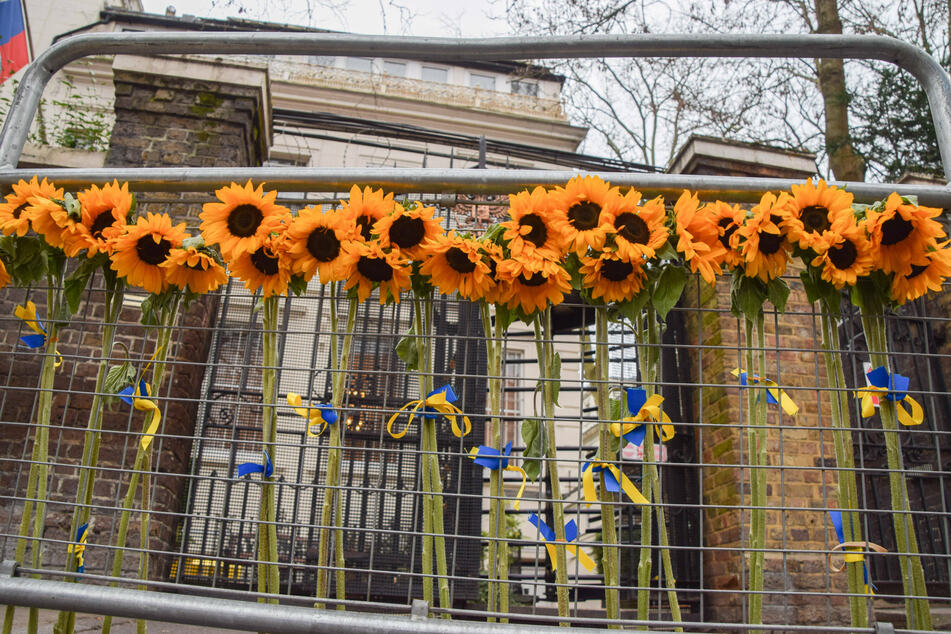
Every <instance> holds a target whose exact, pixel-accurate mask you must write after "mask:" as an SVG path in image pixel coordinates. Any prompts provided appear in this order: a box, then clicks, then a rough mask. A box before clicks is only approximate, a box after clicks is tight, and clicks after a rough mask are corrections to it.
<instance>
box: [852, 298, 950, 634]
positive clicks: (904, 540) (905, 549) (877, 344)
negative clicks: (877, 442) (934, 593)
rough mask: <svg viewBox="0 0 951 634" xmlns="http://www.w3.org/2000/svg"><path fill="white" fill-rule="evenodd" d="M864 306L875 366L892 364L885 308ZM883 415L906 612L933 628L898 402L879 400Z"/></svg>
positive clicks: (916, 625)
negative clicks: (901, 435)
mask: <svg viewBox="0 0 951 634" xmlns="http://www.w3.org/2000/svg"><path fill="white" fill-rule="evenodd" d="M869 308H870V307H866V308H863V310H862V328H863V329H864V330H865V340H866V342H867V343H868V350H869V357H870V358H871V361H872V366H873V367H878V366H885V368H886V369H888V370H889V372H891V370H890V367H891V366H890V365H889V363H888V342H887V334H886V330H885V315H884V312H883V311H882V310H874V309H869ZM878 409H879V414H880V415H881V419H882V431H883V433H884V435H885V451H886V454H887V460H888V485H889V491H890V495H891V501H892V522H893V524H894V528H895V545H896V547H897V548H898V554H899V556H898V562H899V564H900V567H901V573H902V588H903V591H904V594H905V596H906V597H909V598H906V599H905V611H906V613H907V617H908V627H909V628H912V629H918V630H931V629H933V627H932V624H931V608H930V606H929V605H928V590H927V587H926V586H925V575H924V570H923V568H922V565H921V557H920V556H919V552H920V551H919V550H918V539H917V536H916V535H915V527H914V523H913V520H912V515H911V506H910V503H909V499H908V488H907V484H906V482H905V476H904V473H905V466H904V459H903V456H902V450H901V438H900V436H899V434H898V429H899V428H898V416H897V413H896V410H895V402H894V401H891V400H888V399H886V398H882V399H880V400H879V408H878Z"/></svg>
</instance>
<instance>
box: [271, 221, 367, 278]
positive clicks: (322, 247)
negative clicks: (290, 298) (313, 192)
mask: <svg viewBox="0 0 951 634" xmlns="http://www.w3.org/2000/svg"><path fill="white" fill-rule="evenodd" d="M351 236H352V231H351V229H350V225H349V223H348V221H347V219H346V218H345V217H344V215H343V213H342V212H340V211H338V210H333V211H328V212H326V213H325V212H322V211H321V209H320V207H305V208H304V209H301V210H300V211H299V212H298V214H297V216H296V217H295V218H294V219H293V220H291V222H290V224H289V225H288V227H287V231H286V232H285V234H284V240H285V241H286V243H287V254H288V255H289V256H290V258H291V270H292V272H293V273H295V274H298V273H299V274H302V275H303V276H304V279H306V280H307V281H310V279H311V278H312V277H313V276H314V273H318V272H319V274H320V282H321V283H322V284H327V283H329V282H336V281H339V280H342V279H344V278H343V274H344V270H343V268H344V267H343V262H344V252H345V250H346V246H347V244H348V243H349V242H350V238H351Z"/></svg>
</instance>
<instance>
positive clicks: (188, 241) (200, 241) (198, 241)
mask: <svg viewBox="0 0 951 634" xmlns="http://www.w3.org/2000/svg"><path fill="white" fill-rule="evenodd" d="M203 246H205V237H204V236H203V235H201V234H200V233H199V234H198V235H197V236H188V237H187V238H185V239H184V240H182V248H183V249H197V248H198V247H203Z"/></svg>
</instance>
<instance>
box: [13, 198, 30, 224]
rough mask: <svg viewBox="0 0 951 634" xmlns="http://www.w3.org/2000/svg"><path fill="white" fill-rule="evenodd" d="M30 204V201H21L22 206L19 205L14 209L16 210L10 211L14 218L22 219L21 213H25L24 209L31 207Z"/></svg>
mask: <svg viewBox="0 0 951 634" xmlns="http://www.w3.org/2000/svg"><path fill="white" fill-rule="evenodd" d="M29 206H30V203H28V202H22V203H20V206H19V207H17V208H16V209H14V210H13V211H12V212H11V213H10V215H11V216H13V219H14V220H19V219H20V214H22V213H23V210H24V209H26V208H27V207H29Z"/></svg>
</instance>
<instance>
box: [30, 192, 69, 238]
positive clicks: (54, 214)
mask: <svg viewBox="0 0 951 634" xmlns="http://www.w3.org/2000/svg"><path fill="white" fill-rule="evenodd" d="M71 202H72V203H73V204H74V205H75V206H74V207H73V208H72V209H71V210H69V209H67V207H66V205H68V204H70V202H69V201H68V200H66V199H63V200H60V199H55V200H54V199H50V198H43V197H40V196H33V197H32V198H31V199H30V205H29V206H28V207H27V208H26V209H25V210H24V213H26V214H27V215H28V216H29V219H30V224H31V225H32V226H33V230H34V231H36V232H37V233H38V234H40V235H41V236H43V239H44V240H46V244H48V245H50V246H51V247H55V248H57V249H62V248H63V247H65V246H66V238H67V237H69V236H70V235H71V234H72V231H73V227H74V226H75V225H76V224H77V223H78V222H79V220H80V218H81V217H82V216H81V213H80V211H79V204H78V203H77V202H76V201H75V199H73V200H72V201H71Z"/></svg>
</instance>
